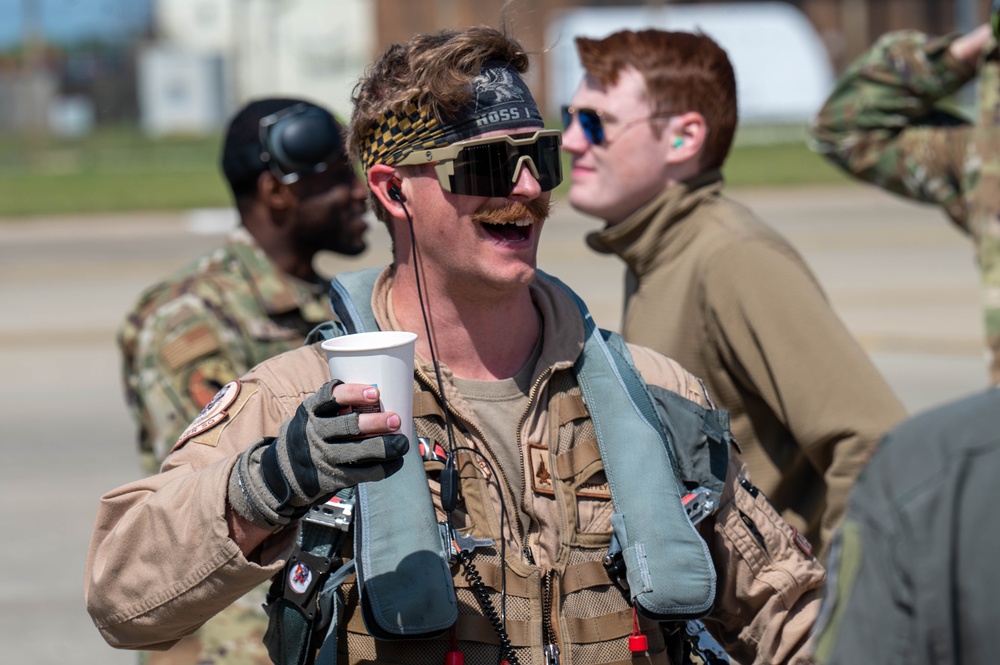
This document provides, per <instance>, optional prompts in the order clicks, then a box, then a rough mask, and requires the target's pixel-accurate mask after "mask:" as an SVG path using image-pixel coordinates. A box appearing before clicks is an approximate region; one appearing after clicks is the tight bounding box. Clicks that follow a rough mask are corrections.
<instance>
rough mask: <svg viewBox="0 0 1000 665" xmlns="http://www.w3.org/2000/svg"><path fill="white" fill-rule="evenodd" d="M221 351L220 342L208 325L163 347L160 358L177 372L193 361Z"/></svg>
mask: <svg viewBox="0 0 1000 665" xmlns="http://www.w3.org/2000/svg"><path fill="white" fill-rule="evenodd" d="M218 349H219V340H218V339H216V337H215V334H214V333H212V329H211V328H209V327H208V326H207V325H204V324H203V325H198V326H195V327H194V328H191V329H190V330H188V331H185V333H184V334H183V335H181V336H180V337H178V338H177V339H175V340H173V341H171V342H170V343H169V344H165V345H164V346H163V350H161V351H160V357H161V358H162V359H163V363H164V364H165V365H166V366H167V367H169V368H170V369H172V370H177V369H179V368H181V367H183V366H184V365H187V364H188V363H190V362H191V361H193V360H197V359H198V358H200V357H202V356H206V355H208V354H209V353H213V352H215V351H217V350H218Z"/></svg>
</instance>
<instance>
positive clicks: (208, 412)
mask: <svg viewBox="0 0 1000 665" xmlns="http://www.w3.org/2000/svg"><path fill="white" fill-rule="evenodd" d="M240 388H241V384H240V382H239V381H230V382H229V383H227V384H226V385H224V386H222V388H221V389H220V390H219V392H217V393H215V397H213V398H212V399H211V401H209V403H208V404H206V405H205V408H204V409H202V410H201V413H199V414H198V417H197V418H195V419H194V422H192V423H191V424H190V425H188V427H187V429H186V430H184V432H183V433H182V434H181V435H180V437H178V439H177V443H175V444H174V447H173V449H172V450H171V451H170V452H174V451H175V450H177V449H178V448H180V447H181V446H183V445H184V444H185V443H186V442H187V441H189V440H191V439H192V438H194V437H196V436H198V435H199V434H201V433H202V432H207V431H208V430H210V429H212V428H213V427H215V426H216V425H218V424H219V423H221V422H222V421H223V420H225V419H226V418H227V417H228V416H229V407H231V406H232V405H233V402H235V401H236V398H237V397H239V396H240Z"/></svg>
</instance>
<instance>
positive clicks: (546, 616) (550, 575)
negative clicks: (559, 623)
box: [542, 570, 559, 665]
mask: <svg viewBox="0 0 1000 665" xmlns="http://www.w3.org/2000/svg"><path fill="white" fill-rule="evenodd" d="M554 577H555V571H554V570H550V571H549V572H547V573H545V575H544V576H543V577H542V642H543V643H544V644H545V646H544V647H543V651H542V653H543V654H544V656H545V665H559V640H558V638H557V637H556V632H555V629H554V628H553V625H554V622H553V617H552V612H553V609H554V602H553V600H554V599H553V596H554V594H555V584H554V582H553V579H554Z"/></svg>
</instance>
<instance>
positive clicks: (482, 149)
mask: <svg viewBox="0 0 1000 665" xmlns="http://www.w3.org/2000/svg"><path fill="white" fill-rule="evenodd" d="M559 143H560V142H559V137H557V136H541V137H539V138H538V140H537V141H535V142H534V143H532V144H530V145H522V146H515V145H511V144H510V143H507V142H497V143H486V144H483V145H476V146H470V147H467V148H463V149H462V150H461V151H460V152H459V153H458V155H457V156H456V158H455V160H454V163H453V164H454V166H453V168H454V174H453V175H452V176H451V177H450V178H449V183H450V185H451V191H452V193H454V194H463V195H467V196H488V197H505V196H510V193H511V192H512V191H513V190H514V184H515V180H516V175H517V174H516V173H515V170H516V169H517V166H518V164H519V163H520V161H521V157H522V156H524V157H527V158H528V159H530V160H531V162H532V164H534V167H535V170H536V171H537V172H538V176H537V179H538V185H539V187H540V188H541V190H542V191H543V192H547V191H550V190H552V189H554V188H555V187H556V186H557V185H558V184H559V183H560V182H562V160H561V159H560V153H559Z"/></svg>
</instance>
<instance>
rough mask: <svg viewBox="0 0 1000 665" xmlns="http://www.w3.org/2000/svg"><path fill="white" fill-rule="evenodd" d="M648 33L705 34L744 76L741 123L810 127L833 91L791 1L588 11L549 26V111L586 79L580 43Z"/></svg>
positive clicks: (818, 44) (807, 26)
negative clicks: (579, 40) (619, 34)
mask: <svg viewBox="0 0 1000 665" xmlns="http://www.w3.org/2000/svg"><path fill="white" fill-rule="evenodd" d="M645 28H657V29H661V30H684V31H689V32H698V31H700V32H703V33H705V34H706V35H708V36H709V37H711V38H712V39H714V40H715V41H716V42H718V44H719V45H720V46H721V47H722V48H723V49H725V50H726V53H727V55H728V56H729V60H730V61H731V62H732V64H733V70H734V71H735V73H736V87H737V98H738V104H739V113H740V123H741V124H748V123H749V124H754V123H788V122H791V123H805V122H806V121H807V120H808V119H809V118H810V117H812V115H813V114H814V113H815V112H816V111H817V109H819V107H820V106H822V104H823V102H824V100H825V99H826V96H827V95H828V94H829V92H830V90H831V89H832V88H833V84H834V80H835V79H834V71H833V65H832V64H831V62H830V56H829V55H828V54H827V52H826V49H825V48H824V46H823V41H822V40H821V39H820V37H819V35H818V34H817V32H816V29H815V28H814V27H813V25H812V24H811V23H810V22H809V20H808V19H807V18H806V16H805V14H803V13H802V12H801V11H800V10H798V9H797V8H795V7H793V6H792V5H790V4H787V3H784V2H754V3H717V4H716V3H706V4H691V5H676V4H666V5H656V6H647V7H585V8H580V9H569V10H566V11H565V12H563V13H562V14H561V16H560V17H558V18H557V19H556V20H554V21H552V22H551V23H550V24H549V25H548V43H550V44H552V45H553V46H552V48H551V49H550V50H549V51H548V52H547V53H546V56H547V58H548V65H549V67H550V69H549V81H550V83H549V87H548V105H549V108H558V106H559V105H560V104H566V103H568V100H569V99H571V98H572V97H573V93H574V91H575V90H576V87H577V85H579V83H580V79H581V78H582V76H583V68H582V67H581V66H580V60H579V58H578V57H577V54H576V47H575V45H574V42H573V38H574V37H576V36H579V35H584V36H587V37H592V38H598V39H599V38H601V37H605V36H607V35H609V34H611V33H613V32H616V31H618V30H624V29H629V30H642V29H645Z"/></svg>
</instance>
